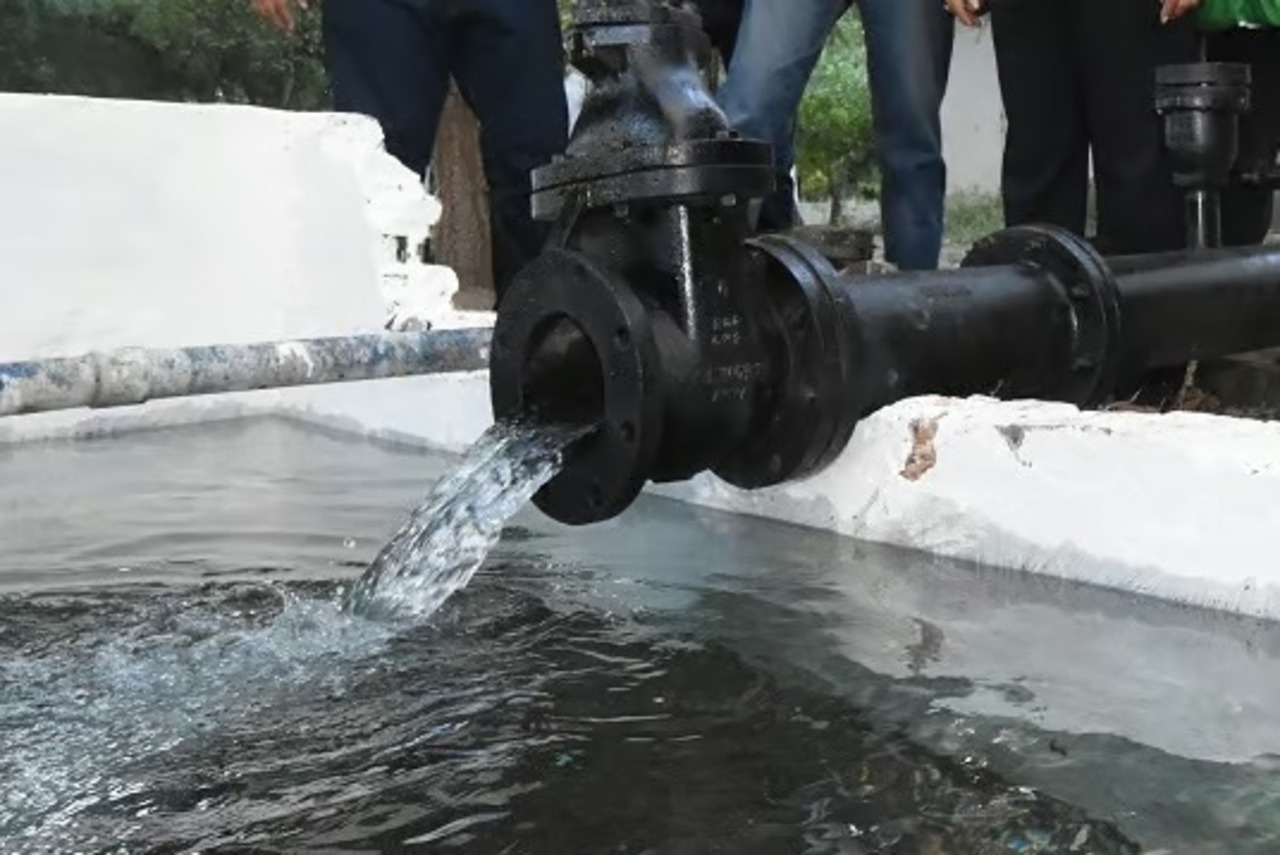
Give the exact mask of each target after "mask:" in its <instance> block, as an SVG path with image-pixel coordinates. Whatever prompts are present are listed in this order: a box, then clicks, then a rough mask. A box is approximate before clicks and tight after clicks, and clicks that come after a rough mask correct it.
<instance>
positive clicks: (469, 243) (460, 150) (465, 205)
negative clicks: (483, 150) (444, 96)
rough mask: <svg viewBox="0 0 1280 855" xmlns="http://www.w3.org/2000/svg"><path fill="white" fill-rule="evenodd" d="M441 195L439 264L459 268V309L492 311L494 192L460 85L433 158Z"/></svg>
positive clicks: (452, 89) (452, 92)
mask: <svg viewBox="0 0 1280 855" xmlns="http://www.w3.org/2000/svg"><path fill="white" fill-rule="evenodd" d="M432 171H433V172H434V173H435V187H436V193H437V195H438V196H439V198H440V204H441V206H442V207H443V209H444V210H443V212H442V214H441V216H440V222H439V223H438V224H437V225H436V231H435V235H434V236H433V238H432V244H433V246H434V249H435V257H436V261H437V263H439V264H445V265H448V266H449V267H452V268H453V269H454V272H456V273H457V274H458V283H459V289H458V294H457V296H456V297H455V298H454V303H455V305H457V306H458V307H459V308H467V309H489V308H492V307H493V305H494V302H495V297H494V288H493V254H492V252H491V251H490V243H491V237H490V233H489V188H488V185H487V183H486V182H485V177H484V163H483V161H482V160H481V158H480V125H479V123H478V122H477V121H476V117H475V115H474V114H473V113H472V112H471V108H469V107H468V106H467V104H466V102H465V101H463V100H462V96H461V95H459V94H458V89H457V87H456V86H450V87H449V98H448V100H447V101H446V102H445V107H444V113H443V115H442V116H441V117H440V132H439V135H438V136H437V138H436V150H435V156H434V157H433V158H432Z"/></svg>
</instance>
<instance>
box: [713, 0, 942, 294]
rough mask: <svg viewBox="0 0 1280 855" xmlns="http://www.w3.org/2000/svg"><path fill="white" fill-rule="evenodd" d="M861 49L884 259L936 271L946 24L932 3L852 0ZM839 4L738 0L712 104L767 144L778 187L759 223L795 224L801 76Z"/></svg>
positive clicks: (832, 0) (809, 69)
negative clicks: (740, 11) (740, 9)
mask: <svg viewBox="0 0 1280 855" xmlns="http://www.w3.org/2000/svg"><path fill="white" fill-rule="evenodd" d="M856 2H857V3H858V9H859V12H860V13H861V16H862V26H863V31H864V33H865V37H866V44H867V65H868V74H869V77H870V86H871V106H872V113H873V115H874V124H875V146H876V156H877V160H878V162H879V165H880V175H881V194H880V214H881V220H882V225H883V229H884V240H885V256H886V258H887V260H888V261H889V262H891V263H893V264H895V265H897V266H898V267H899V268H901V269H904V270H929V269H933V268H936V267H937V266H938V256H939V254H940V253H941V250H942V232H943V213H944V203H945V197H946V185H947V172H946V164H945V162H944V161H943V158H942V119H941V115H940V114H941V109H942V98H943V96H944V95H945V93H946V88H947V76H948V73H949V71H950V68H951V47H952V41H953V38H954V35H955V21H954V20H953V19H952V17H951V15H950V14H948V13H947V11H946V9H945V8H943V5H942V2H941V0H856ZM849 6H850V3H849V2H848V0H747V3H746V10H745V13H744V18H743V22H742V28H741V30H740V31H739V33H738V43H737V46H736V48H735V50H734V56H733V62H732V63H731V64H730V66H729V73H728V75H727V77H726V78H725V83H724V85H723V86H722V87H721V89H720V93H719V96H718V98H719V101H720V105H721V107H723V109H724V111H725V113H726V114H727V115H728V117H729V121H730V122H731V123H732V125H733V127H734V128H735V129H736V130H738V131H739V132H740V133H741V134H742V135H743V136H745V137H752V138H755V139H761V140H764V141H765V142H768V143H771V144H772V145H773V148H774V166H775V168H776V170H777V173H778V178H777V181H778V189H777V190H776V191H775V193H774V195H773V196H772V197H770V198H769V199H767V200H765V204H764V207H763V209H762V210H761V219H760V225H761V228H764V229H782V228H788V227H790V226H791V225H794V224H796V223H797V222H798V221H799V212H798V211H797V210H796V205H795V189H794V185H793V183H792V181H791V177H790V173H791V169H792V166H793V165H794V163H795V143H794V139H795V122H796V113H797V111H798V110H799V107H800V100H801V98H802V97H803V96H804V90H805V87H806V86H807V85H808V83H809V77H810V76H811V75H812V73H813V69H814V67H815V66H816V65H817V63H818V59H819V57H820V56H821V54H822V49H823V47H824V46H825V44H826V42H827V39H828V38H829V37H830V35H831V32H832V30H833V28H834V27H835V25H836V22H837V21H838V20H839V19H840V16H841V15H843V14H844V13H845V11H846V10H847V9H848V8H849Z"/></svg>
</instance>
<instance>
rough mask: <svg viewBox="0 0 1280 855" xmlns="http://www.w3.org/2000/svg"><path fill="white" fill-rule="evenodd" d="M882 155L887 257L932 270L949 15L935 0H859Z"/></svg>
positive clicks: (942, 176) (943, 181)
mask: <svg viewBox="0 0 1280 855" xmlns="http://www.w3.org/2000/svg"><path fill="white" fill-rule="evenodd" d="M858 6H859V8H860V9H861V11H862V27H863V31H864V33H865V37H866V43H867V70H868V74H869V81H870V85H871V105H872V113H873V115H874V121H875V144H876V155H877V158H878V159H879V163H880V179H881V185H880V211H881V220H882V223H881V225H882V227H883V229H884V242H885V258H886V260H887V261H889V262H890V263H892V264H895V265H897V266H898V267H899V268H902V269H904V270H931V269H934V268H936V267H937V266H938V256H939V254H940V252H941V250H942V233H943V219H944V210H945V202H946V192H947V168H946V163H945V161H944V160H943V157H942V116H941V111H942V99H943V96H944V95H945V94H946V90H947V76H948V73H949V71H950V69H951V46H952V41H953V38H954V34H955V20H954V19H953V18H952V17H951V15H950V14H948V13H947V10H946V9H945V8H944V7H943V5H942V4H941V3H939V2H936V0H858Z"/></svg>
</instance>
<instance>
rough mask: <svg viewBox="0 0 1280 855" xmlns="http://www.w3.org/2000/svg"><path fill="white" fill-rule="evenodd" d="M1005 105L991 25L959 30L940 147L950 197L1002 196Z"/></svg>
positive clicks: (944, 106) (943, 116)
mask: <svg viewBox="0 0 1280 855" xmlns="http://www.w3.org/2000/svg"><path fill="white" fill-rule="evenodd" d="M1004 133H1005V120H1004V104H1003V102H1002V101H1001V98H1000V84H999V81H998V80H997V79H996V55H995V49H994V48H993V47H992V40H991V25H990V22H988V21H984V23H983V26H982V27H981V28H979V29H970V28H968V27H964V26H957V27H956V40H955V49H954V51H953V53H952V56H951V78H950V82H949V85H948V86H947V97H946V100H945V101H944V102H943V104H942V146H943V154H944V156H945V157H946V159H947V190H948V192H953V193H954V192H970V193H984V194H996V193H999V192H1000V161H1001V158H1002V157H1003V155H1004Z"/></svg>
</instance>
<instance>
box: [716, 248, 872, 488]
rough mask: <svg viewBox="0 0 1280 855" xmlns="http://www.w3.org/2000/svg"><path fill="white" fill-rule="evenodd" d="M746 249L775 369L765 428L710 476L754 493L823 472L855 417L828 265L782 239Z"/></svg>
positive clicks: (848, 353) (848, 346) (849, 346)
mask: <svg viewBox="0 0 1280 855" xmlns="http://www.w3.org/2000/svg"><path fill="white" fill-rule="evenodd" d="M746 246H747V247H748V250H749V252H750V256H749V258H748V264H749V265H751V267H749V268H748V271H749V274H750V278H753V279H755V281H759V282H762V283H765V287H766V289H767V292H766V300H767V301H768V304H769V306H770V307H771V314H772V324H767V325H762V329H761V330H760V334H761V337H762V339H763V342H762V343H763V344H764V346H765V347H766V348H768V349H769V350H771V351H772V352H773V360H772V361H773V364H775V365H777V366H780V367H779V373H778V376H777V377H776V378H775V379H774V381H773V383H772V385H771V394H770V399H769V400H767V401H765V402H762V406H761V410H762V411H764V412H768V413H769V417H768V421H767V422H765V423H764V424H761V425H760V426H758V427H757V428H756V429H755V430H753V431H752V433H751V435H750V437H749V438H748V439H747V441H746V442H745V443H744V444H743V445H742V446H741V447H740V448H738V449H736V450H735V451H734V453H733V454H732V455H731V456H730V457H729V458H728V459H727V460H724V461H722V462H721V463H720V464H719V465H718V466H717V467H716V468H715V469H714V472H715V474H716V475H717V476H718V477H720V478H722V479H724V480H725V481H727V482H729V483H730V484H733V485H734V486H736V487H740V488H743V489H757V488H760V487H768V486H771V485H773V484H779V483H782V482H784V481H789V480H792V479H794V478H800V477H804V476H805V475H809V474H812V473H813V472H816V471H818V470H820V469H822V468H823V467H825V466H826V465H827V464H828V463H830V462H831V461H832V460H833V459H835V457H836V456H837V455H838V454H840V452H841V451H842V450H843V449H844V447H845V445H847V444H848V442H849V438H850V436H851V435H852V434H853V429H854V426H855V425H856V423H857V416H858V410H857V406H856V402H855V401H853V400H851V392H852V390H853V383H852V380H851V377H852V373H853V364H854V354H853V352H852V351H853V347H854V344H853V343H851V342H849V341H848V339H847V337H846V336H845V335H843V333H842V326H841V319H840V310H839V308H838V306H837V304H836V300H835V296H834V294H833V293H832V291H831V286H830V283H831V282H832V281H833V280H834V279H835V276H836V271H835V269H834V268H833V267H832V266H831V263H830V262H829V261H827V259H826V258H825V257H824V256H823V255H822V254H821V253H820V252H818V251H817V250H816V249H815V248H813V247H812V246H810V245H808V244H805V243H803V242H801V241H798V240H796V239H794V238H791V237H788V236H786V235H780V234H775V235H763V236H761V237H758V238H755V239H753V240H750V241H747V242H746Z"/></svg>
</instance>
